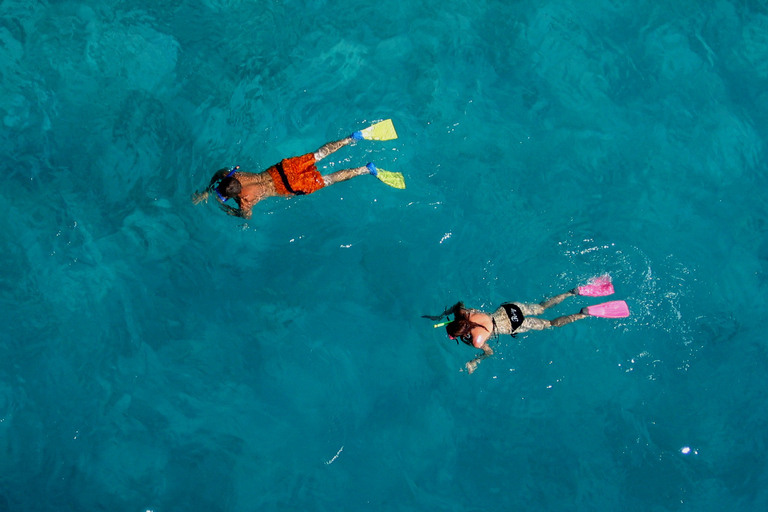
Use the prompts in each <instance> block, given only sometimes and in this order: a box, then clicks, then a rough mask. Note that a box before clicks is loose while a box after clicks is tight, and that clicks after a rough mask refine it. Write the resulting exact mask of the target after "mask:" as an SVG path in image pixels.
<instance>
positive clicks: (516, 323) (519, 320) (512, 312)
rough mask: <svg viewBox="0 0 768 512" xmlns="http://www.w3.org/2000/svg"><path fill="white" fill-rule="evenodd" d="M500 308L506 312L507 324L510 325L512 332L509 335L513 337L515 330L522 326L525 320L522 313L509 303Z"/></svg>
mask: <svg viewBox="0 0 768 512" xmlns="http://www.w3.org/2000/svg"><path fill="white" fill-rule="evenodd" d="M501 307H502V308H504V311H506V312H507V316H508V317H509V323H510V324H512V332H511V333H510V335H511V336H514V335H515V331H516V330H517V328H518V327H520V326H521V325H523V320H524V319H525V317H524V316H523V312H522V310H521V309H520V308H519V307H518V306H516V305H515V304H512V303H511V302H507V303H505V304H502V305H501ZM494 327H495V325H494Z"/></svg>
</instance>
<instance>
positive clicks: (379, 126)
mask: <svg viewBox="0 0 768 512" xmlns="http://www.w3.org/2000/svg"><path fill="white" fill-rule="evenodd" d="M396 138H397V133H396V132H395V127H394V126H393V125H392V121H391V120H389V119H387V120H385V121H381V122H379V123H376V124H374V125H372V126H369V127H368V128H365V129H363V130H360V131H357V132H355V133H353V134H352V135H350V136H349V137H347V138H345V139H341V140H339V141H336V142H329V143H328V144H325V145H324V146H323V147H321V148H320V149H318V150H317V151H315V152H314V153H308V154H306V155H303V156H297V157H293V158H286V159H284V160H282V161H281V162H279V163H277V164H275V165H273V166H272V167H270V168H268V169H267V170H266V171H263V172H260V173H251V172H243V171H240V166H235V167H231V168H225V169H221V170H219V171H217V172H216V174H214V175H213V178H211V182H210V183H209V184H208V187H207V188H206V189H205V190H204V191H203V192H195V193H194V194H193V195H192V202H193V203H195V204H198V203H200V202H201V201H207V200H208V196H209V194H210V193H211V192H213V193H214V194H215V195H216V197H217V199H218V200H219V206H220V207H221V209H222V210H224V211H225V212H226V213H227V214H228V215H233V216H235V217H242V218H244V219H250V218H251V212H252V210H253V206H254V205H255V204H256V203H258V202H259V201H261V200H262V199H264V198H267V197H272V196H302V195H306V194H311V193H312V192H316V191H318V190H320V189H321V188H323V187H327V186H329V185H333V184H334V183H339V182H341V181H346V180H349V179H352V178H354V177H356V176H363V175H365V174H372V175H374V176H376V177H377V178H378V179H379V180H381V181H383V182H384V183H386V184H387V185H389V186H392V187H395V188H405V181H404V180H403V175H402V174H400V173H398V172H388V171H385V170H383V169H377V168H376V166H375V165H374V164H373V163H368V164H367V165H364V166H362V167H355V168H352V169H342V170H340V171H336V172H333V173H331V174H328V175H325V176H323V175H321V174H320V172H319V171H318V170H317V167H316V166H315V164H316V163H317V162H319V161H320V160H322V159H323V158H325V157H327V156H328V155H330V154H332V153H334V152H336V151H338V150H339V149H341V148H342V147H344V146H346V145H348V144H351V143H353V142H356V141H358V140H362V139H366V140H391V139H396ZM229 199H234V200H235V202H236V203H237V206H238V208H234V207H232V206H230V205H228V204H226V203H227V200H229Z"/></svg>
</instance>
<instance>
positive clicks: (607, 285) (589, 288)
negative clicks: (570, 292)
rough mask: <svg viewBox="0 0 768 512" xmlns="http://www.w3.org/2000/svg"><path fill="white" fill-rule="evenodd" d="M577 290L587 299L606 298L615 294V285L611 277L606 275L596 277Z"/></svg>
mask: <svg viewBox="0 0 768 512" xmlns="http://www.w3.org/2000/svg"><path fill="white" fill-rule="evenodd" d="M577 289H578V290H579V295H584V296H585V297H604V296H606V295H611V294H613V283H612V282H611V276H609V275H608V274H606V275H604V276H600V277H595V278H594V279H592V280H590V281H589V283H587V284H585V285H584V286H579V287H578V288H577Z"/></svg>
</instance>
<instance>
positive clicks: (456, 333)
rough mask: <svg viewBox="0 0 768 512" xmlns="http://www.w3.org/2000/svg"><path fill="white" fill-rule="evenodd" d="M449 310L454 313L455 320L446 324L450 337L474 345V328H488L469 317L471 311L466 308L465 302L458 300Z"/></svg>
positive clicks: (446, 330)
mask: <svg viewBox="0 0 768 512" xmlns="http://www.w3.org/2000/svg"><path fill="white" fill-rule="evenodd" d="M448 311H450V313H452V314H453V321H452V322H451V323H449V324H448V325H446V326H445V332H446V333H448V337H450V338H451V339H455V340H456V343H458V342H459V340H461V341H463V342H464V343H466V344H467V345H469V346H471V347H472V346H474V345H473V344H472V329H474V328H475V327H482V328H483V329H485V330H486V331H487V330H488V329H487V328H486V327H485V326H484V325H482V324H478V323H477V322H473V321H471V320H470V319H469V311H467V310H466V309H465V308H464V303H463V302H457V303H456V304H454V305H453V306H452V307H451V308H450V309H449V310H448ZM450 313H449V314H450Z"/></svg>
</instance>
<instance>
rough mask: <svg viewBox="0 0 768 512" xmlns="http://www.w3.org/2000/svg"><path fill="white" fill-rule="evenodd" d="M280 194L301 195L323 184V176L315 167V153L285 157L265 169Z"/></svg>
mask: <svg viewBox="0 0 768 512" xmlns="http://www.w3.org/2000/svg"><path fill="white" fill-rule="evenodd" d="M267 172H269V175H270V176H271V177H272V181H274V182H275V188H276V189H277V193H278V194H279V195H281V196H303V195H305V194H311V193H312V192H315V191H317V190H320V189H321V188H323V187H324V186H325V182H324V181H323V176H322V175H321V174H320V173H319V172H318V170H317V167H315V154H314V153H307V154H306V155H303V156H295V157H293V158H286V159H285V160H283V161H281V162H280V163H279V164H277V165H273V166H272V167H270V168H269V169H267Z"/></svg>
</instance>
